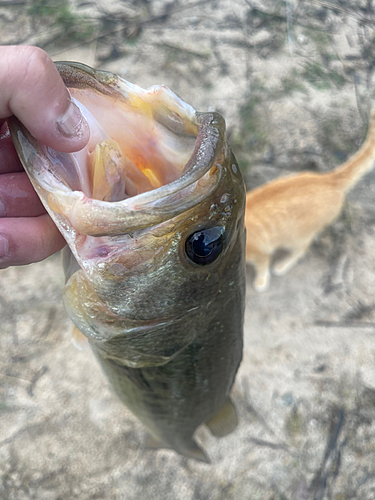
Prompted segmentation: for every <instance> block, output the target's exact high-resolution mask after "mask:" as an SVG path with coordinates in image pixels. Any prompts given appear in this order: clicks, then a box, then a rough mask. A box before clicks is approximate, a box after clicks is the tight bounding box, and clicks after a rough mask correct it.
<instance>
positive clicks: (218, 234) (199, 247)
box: [185, 226, 224, 266]
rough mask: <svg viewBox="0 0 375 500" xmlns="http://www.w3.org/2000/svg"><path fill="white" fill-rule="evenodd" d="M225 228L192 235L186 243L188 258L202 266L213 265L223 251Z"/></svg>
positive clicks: (212, 228)
mask: <svg viewBox="0 0 375 500" xmlns="http://www.w3.org/2000/svg"><path fill="white" fill-rule="evenodd" d="M223 234H224V228H223V227H221V226H216V227H210V228H207V229H200V230H199V231H196V232H195V233H193V234H191V235H190V236H189V237H188V239H187V240H186V243H185V251H186V255H187V256H188V258H189V259H190V260H191V261H192V262H194V263H195V264H198V265H200V266H205V265H207V264H211V262H213V261H214V260H216V259H217V258H218V257H219V255H220V254H221V252H222V250H223V244H224V236H223Z"/></svg>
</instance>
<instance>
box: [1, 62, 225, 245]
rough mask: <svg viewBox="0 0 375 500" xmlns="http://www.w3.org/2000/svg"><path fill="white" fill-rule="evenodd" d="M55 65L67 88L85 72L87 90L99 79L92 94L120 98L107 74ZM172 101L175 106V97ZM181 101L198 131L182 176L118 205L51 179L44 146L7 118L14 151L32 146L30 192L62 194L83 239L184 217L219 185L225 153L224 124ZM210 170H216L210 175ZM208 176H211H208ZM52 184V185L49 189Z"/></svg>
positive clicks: (219, 118) (217, 116) (215, 115)
mask: <svg viewBox="0 0 375 500" xmlns="http://www.w3.org/2000/svg"><path fill="white" fill-rule="evenodd" d="M56 66H57V68H58V70H59V71H60V74H61V73H63V74H64V72H65V78H64V77H63V79H64V82H65V84H66V85H70V81H69V78H68V77H67V76H66V74H69V72H70V75H73V76H71V77H70V78H71V79H74V78H75V75H76V70H77V69H78V72H79V71H81V73H86V74H87V73H89V75H90V76H91V80H92V82H91V83H90V85H91V84H92V86H94V85H96V83H95V82H96V81H97V80H98V79H99V83H98V85H99V87H100V88H98V86H96V87H95V90H98V91H100V92H103V93H107V94H108V93H112V94H113V93H114V94H116V93H119V94H120V90H118V89H120V83H121V81H120V80H121V79H120V78H119V77H117V76H116V75H114V74H112V73H109V72H104V71H96V70H93V69H92V68H89V67H87V66H85V65H81V64H78V63H65V62H64V63H56ZM78 76H79V75H78ZM78 79H79V78H78ZM116 82H117V83H116ZM74 85H75V86H78V87H79V86H81V87H82V86H83V85H84V82H82V81H81V82H80V83H79V82H78V83H76V82H75V83H73V85H72V86H73V87H74ZM106 85H107V87H106ZM108 85H110V86H111V87H108ZM86 87H87V85H86ZM132 87H137V86H134V85H132V84H129V91H131V89H132ZM146 92H147V90H146ZM123 95H124V94H123ZM175 97H176V100H177V101H176V102H178V100H179V98H178V97H177V96H175ZM180 101H181V103H183V105H186V106H187V108H186V109H187V111H186V119H187V120H190V121H191V123H192V124H195V125H197V126H198V133H197V137H196V140H195V147H194V151H193V153H192V155H191V157H190V159H189V161H188V162H187V164H186V165H185V167H184V169H183V171H182V175H181V176H180V177H179V178H178V179H176V180H175V181H173V182H171V183H169V184H166V185H164V186H161V187H159V188H156V189H154V190H152V191H148V192H145V193H141V194H138V195H136V196H133V197H130V198H127V199H124V200H121V201H118V202H107V201H101V200H96V199H91V198H87V197H86V196H85V195H84V193H83V192H82V191H73V190H71V189H70V188H68V187H67V186H66V185H64V184H63V183H62V182H61V181H59V180H58V179H56V178H53V177H54V174H53V171H51V169H50V168H49V161H48V158H47V157H46V156H45V154H44V152H43V147H41V146H40V145H39V144H38V143H37V141H36V140H35V139H34V138H33V137H32V136H31V135H30V134H29V132H28V131H27V130H26V129H25V127H23V126H22V124H21V123H20V122H19V121H18V120H17V119H16V118H15V117H11V118H10V120H9V126H10V130H11V133H12V137H13V139H14V141H15V142H16V145H18V147H17V150H21V151H22V152H23V154H24V155H25V156H26V157H27V155H30V148H29V147H28V146H27V143H30V144H31V145H32V146H33V147H34V150H35V152H36V154H34V155H33V156H34V160H33V162H29V161H28V160H26V162H27V163H32V165H31V166H30V165H29V166H28V168H26V171H27V173H28V175H29V176H30V177H31V180H32V181H34V182H33V184H34V187H35V188H36V189H37V187H38V185H39V186H40V187H41V188H42V190H43V191H44V192H49V193H51V194H52V195H53V194H55V193H59V194H61V195H63V196H64V197H65V200H66V202H67V204H68V205H69V206H70V207H71V210H72V212H74V211H75V210H76V208H77V209H78V207H79V210H80V215H81V217H80V219H81V220H80V221H78V223H76V224H75V223H73V222H72V219H71V221H70V225H71V227H72V229H74V230H75V231H77V232H78V233H80V234H84V235H87V236H114V235H121V234H125V233H130V232H134V231H137V230H140V229H146V228H148V227H152V226H155V225H157V224H160V223H163V222H166V221H168V220H170V219H172V218H174V217H176V216H178V215H180V214H182V213H184V212H186V211H187V210H189V209H191V208H193V207H194V206H196V205H197V204H199V203H201V202H202V201H203V200H204V199H205V198H206V197H207V196H209V195H210V193H211V192H212V191H214V189H215V188H216V187H217V185H218V183H219V182H220V178H221V175H222V169H221V165H220V163H221V159H222V155H223V151H224V148H225V121H224V119H223V117H222V116H221V115H220V114H219V113H214V112H213V113H199V112H195V113H194V109H193V108H192V107H191V106H189V105H188V104H186V103H184V102H183V101H182V100H180ZM37 156H39V158H38V161H35V157H37ZM213 167H218V168H217V169H216V170H215V169H214V168H213ZM211 169H212V171H211ZM210 171H211V172H210ZM209 172H210V174H211V173H212V174H215V175H210V174H209ZM42 174H43V175H42ZM206 174H207V175H208V180H207V176H206ZM205 176H206V177H205ZM202 178H205V179H206V180H203V179H202ZM201 179H202V181H201ZM51 180H52V181H53V182H52V183H51V184H49V182H50V181H51ZM44 205H45V207H46V210H47V211H48V212H49V214H50V215H51V216H52V218H53V219H54V220H55V219H56V218H57V214H56V213H55V212H54V211H53V210H52V209H50V207H49V206H48V203H46V202H44ZM75 213H76V212H75ZM82 221H84V222H82ZM103 227H104V229H103Z"/></svg>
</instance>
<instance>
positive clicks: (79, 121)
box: [57, 101, 88, 138]
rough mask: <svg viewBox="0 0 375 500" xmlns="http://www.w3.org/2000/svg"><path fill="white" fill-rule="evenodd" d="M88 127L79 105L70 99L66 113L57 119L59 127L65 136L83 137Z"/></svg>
mask: <svg viewBox="0 0 375 500" xmlns="http://www.w3.org/2000/svg"><path fill="white" fill-rule="evenodd" d="M87 127H88V125H87V122H86V120H85V119H84V118H83V116H82V113H81V112H80V110H79V108H78V106H76V105H75V104H74V102H73V101H70V105H69V108H68V110H67V111H66V113H65V114H64V115H63V116H61V117H60V118H59V119H58V120H57V128H58V130H59V132H60V133H61V134H62V135H64V136H65V137H69V138H70V137H82V136H83V134H84V133H85V129H86V128H87Z"/></svg>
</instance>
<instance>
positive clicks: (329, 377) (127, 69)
mask: <svg viewBox="0 0 375 500" xmlns="http://www.w3.org/2000/svg"><path fill="white" fill-rule="evenodd" d="M62 3H63V2H62ZM45 4H48V2H44V3H43V2H41V1H39V2H37V1H34V2H25V1H23V2H22V1H21V2H18V3H17V2H13V3H12V2H1V1H0V33H1V34H0V42H1V43H3V44H9V43H31V44H38V45H39V46H41V47H43V48H45V49H46V50H47V51H48V52H49V53H50V54H51V56H52V57H53V58H54V59H55V60H79V61H81V62H84V63H86V64H89V65H91V66H95V67H100V68H102V69H107V70H110V71H113V72H116V73H118V74H119V75H121V76H122V77H124V78H125V79H127V80H129V81H131V82H133V83H137V84H139V85H141V86H143V87H147V86H150V85H153V84H159V83H164V84H166V85H168V86H169V87H171V88H172V89H173V90H174V91H175V92H176V93H177V94H179V95H180V96H181V97H182V98H183V99H184V100H186V101H187V102H188V103H190V104H192V105H193V106H194V107H195V108H196V109H198V110H201V111H207V110H217V111H219V112H221V113H222V114H223V116H224V117H225V119H226V121H227V127H228V138H229V142H230V144H231V146H232V148H233V150H234V152H235V154H236V155H237V157H238V159H239V162H240V166H241V168H242V171H243V174H244V177H245V180H246V183H247V187H248V189H251V188H253V187H255V186H257V185H259V184H262V183H263V182H265V181H267V180H269V179H271V178H274V177H277V176H279V175H284V174H288V173H292V172H298V171H300V170H313V171H326V170H330V169H332V168H334V167H335V166H336V165H338V164H340V163H341V162H342V161H344V160H345V159H346V158H347V157H348V156H349V155H350V154H351V153H353V152H354V151H355V150H356V149H357V148H358V147H359V145H360V144H361V141H362V140H363V137H364V135H365V132H366V126H367V120H368V114H369V110H370V108H371V106H372V103H373V100H374V97H375V94H374V89H375V87H374V68H375V36H374V35H375V32H374V27H375V24H374V23H375V11H374V10H373V6H372V2H371V1H363V2H362V1H358V0H357V1H354V0H353V1H350V0H340V1H339V0H337V1H336V0H335V1H334V0H327V1H320V0H314V1H313V0H312V1H298V0H293V1H292V0H290V1H286V2H285V1H278V0H273V1H271V0H269V1H266V0H264V1H261V0H259V1H255V0H254V1H253V0H235V1H233V0H216V1H214V0H212V1H197V2H192V1H190V2H181V1H180V2H178V1H176V2H173V1H172V2H166V1H164V0H155V1H151V0H143V1H139V2H137V1H135V0H134V1H130V0H129V1H123V2H115V1H108V0H107V1H104V0H103V1H99V0H98V1H92V2H76V3H75V4H72V7H71V8H70V10H68V11H67V10H65V11H64V12H65V14H64V16H65V17H64V16H63V15H62V14H61V12H60V11H59V12H60V14H59V16H60V17H56V12H57V11H56V12H51V11H47V14H46V11H45V10H44V11H42V10H40V9H39V10H36V11H35V10H34V11H32V10H30V9H31V7H33V8H36V7H38V6H39V7H41V6H44V8H45ZM35 12H36V14H35ZM66 12H68V13H69V16H70V17H69V16H68V15H67V13H66ZM43 16H44V17H43ZM67 19H68V20H70V21H69V23H70V24H69V23H68V24H66V23H67V22H68V21H67ZM63 23H65V24H63ZM84 23H86V24H84ZM77 26H78V27H77ZM69 30H70V31H69ZM82 33H83V34H82ZM64 37H65V38H64ZM67 38H68V39H69V40H67ZM374 192H375V174H374V173H370V174H368V175H367V176H366V177H365V178H364V179H363V180H362V181H361V182H360V183H359V184H358V185H357V186H356V188H355V189H354V190H353V191H352V192H351V193H350V195H349V197H348V200H347V202H346V205H345V207H344V210H343V213H342V215H341V216H340V218H339V219H338V220H337V221H336V222H335V223H334V224H333V226H331V227H330V228H327V229H326V230H325V231H324V232H323V233H322V234H321V235H319V237H318V238H317V240H316V241H315V243H314V244H313V245H312V247H311V248H310V250H309V251H308V253H307V255H306V257H305V258H304V259H303V260H302V261H301V262H300V263H299V264H298V265H297V266H296V267H295V268H294V269H293V270H292V271H290V273H289V274H288V275H287V276H285V277H282V278H276V277H273V278H272V281H271V287H270V290H269V291H268V292H266V293H263V294H257V293H256V292H255V291H253V289H252V287H251V280H252V269H251V268H249V269H248V270H247V271H248V272H247V274H248V276H247V283H248V289H247V297H246V315H245V349H244V358H243V362H242V365H241V367H240V370H239V372H238V376H237V380H236V383H235V386H234V389H233V399H234V401H235V404H236V406H237V408H238V411H239V415H240V424H239V426H238V428H237V430H236V431H235V432H234V433H233V434H231V435H229V436H227V437H225V438H222V439H220V440H219V439H215V438H213V437H212V436H211V435H210V434H209V433H208V432H207V431H206V430H205V429H200V430H199V431H198V433H197V438H198V440H199V441H200V443H201V444H202V446H203V447H204V448H205V449H206V450H207V452H208V454H209V456H210V458H211V460H212V464H211V465H206V464H201V463H198V462H195V461H193V460H187V459H185V458H183V457H180V456H178V455H177V454H175V453H174V452H172V451H168V450H161V451H157V452H155V451H151V450H148V449H146V447H145V436H146V433H145V430H144V428H143V427H142V425H141V424H140V423H139V422H138V421H137V420H136V419H135V418H134V417H133V416H132V415H131V414H130V412H128V411H127V409H126V408H125V407H124V406H123V405H122V404H121V403H120V402H119V401H118V400H117V399H116V397H115V396H114V395H113V394H112V393H111V391H110V389H109V387H108V384H107V381H106V380H105V378H104V376H103V374H102V373H101V371H100V368H99V367H98V366H97V364H96V361H95V359H94V357H93V356H92V354H91V352H90V351H89V350H85V351H79V350H77V349H76V348H75V347H74V345H73V344H72V342H71V324H70V321H69V319H68V318H67V316H66V313H65V312H64V309H63V306H62V302H61V290H62V286H63V275H62V269H61V265H60V260H59V256H58V255H56V256H52V257H51V258H49V259H47V260H46V261H44V262H42V263H38V264H34V265H30V266H25V267H19V268H10V269H7V270H3V271H0V324H1V334H0V498H1V499H2V500H24V499H38V500H65V499H79V500H94V499H100V500H101V499H105V500H107V499H108V500H112V499H113V500H133V499H134V500H135V499H137V500H139V499H141V500H148V499H156V500H157V499H160V500H161V499H163V500H180V499H181V500H182V499H183V500H227V499H235V500H349V499H350V500H352V499H353V500H354V499H355V500H357V499H358V500H374V499H375V299H374V294H373V290H374V286H375V259H374V256H375V203H374V201H373V199H374Z"/></svg>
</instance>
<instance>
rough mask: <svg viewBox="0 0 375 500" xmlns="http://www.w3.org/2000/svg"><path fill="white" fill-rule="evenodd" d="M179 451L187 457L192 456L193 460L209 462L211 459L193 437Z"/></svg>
mask: <svg viewBox="0 0 375 500" xmlns="http://www.w3.org/2000/svg"><path fill="white" fill-rule="evenodd" d="M180 453H181V455H184V456H185V457H187V458H194V459H195V460H199V461H200V462H205V463H206V464H209V463H211V460H210V459H209V458H208V456H207V455H206V452H205V451H204V450H203V449H202V448H201V447H200V446H198V445H197V443H196V442H195V440H194V439H192V440H191V441H190V443H189V445H188V447H184V448H183V450H181V451H180Z"/></svg>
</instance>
